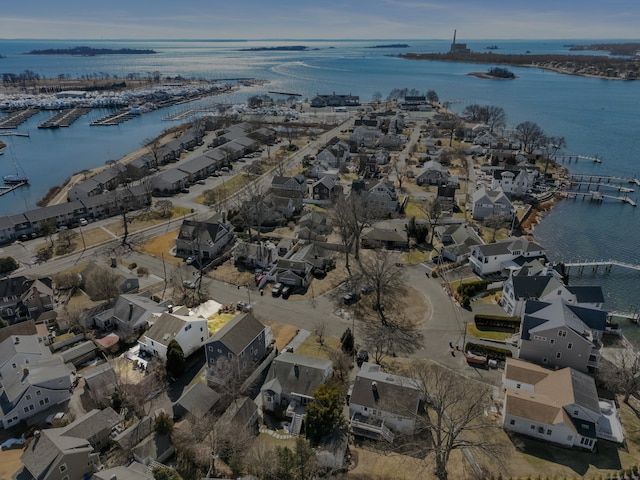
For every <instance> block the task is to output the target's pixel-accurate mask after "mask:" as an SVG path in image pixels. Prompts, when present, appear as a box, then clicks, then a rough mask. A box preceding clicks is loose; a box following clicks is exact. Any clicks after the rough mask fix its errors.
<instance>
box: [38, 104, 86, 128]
mask: <svg viewBox="0 0 640 480" xmlns="http://www.w3.org/2000/svg"><path fill="white" fill-rule="evenodd" d="M91 110H92V109H91V108H90V107H74V108H65V109H64V110H62V111H61V112H58V113H57V114H56V115H54V116H53V117H51V118H50V119H49V120H46V121H45V122H43V123H41V124H40V125H38V128H60V127H69V126H71V124H73V122H75V121H76V120H78V119H79V118H80V117H81V116H82V115H85V114H87V113H89V112H90V111H91Z"/></svg>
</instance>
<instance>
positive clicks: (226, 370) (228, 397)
mask: <svg viewBox="0 0 640 480" xmlns="http://www.w3.org/2000/svg"><path fill="white" fill-rule="evenodd" d="M254 367H255V365H254V364H253V362H251V361H246V360H242V359H238V357H234V358H232V359H227V358H220V359H219V360H218V362H217V363H216V364H213V365H209V366H208V367H207V368H208V369H209V374H210V375H211V376H212V377H214V378H215V382H213V383H214V387H213V389H214V390H215V391H217V392H218V393H220V395H221V397H222V399H221V402H222V404H223V405H229V404H230V403H231V402H232V401H233V400H235V399H237V398H240V397H242V396H243V395H244V394H245V393H246V392H247V390H250V389H251V388H252V387H253V382H251V383H248V382H247V379H248V378H249V377H250V375H251V373H253V371H254Z"/></svg>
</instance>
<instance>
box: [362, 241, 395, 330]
mask: <svg viewBox="0 0 640 480" xmlns="http://www.w3.org/2000/svg"><path fill="white" fill-rule="evenodd" d="M358 267H359V269H360V274H361V275H362V279H363V282H364V283H365V284H367V285H370V286H371V288H372V290H373V295H374V299H375V300H374V303H373V310H374V311H375V312H377V316H378V319H379V320H380V323H381V324H382V325H387V324H389V318H388V316H387V314H386V313H385V312H386V311H387V310H388V309H391V308H392V306H394V305H396V304H397V302H398V299H399V298H401V297H402V294H403V293H404V291H405V289H406V283H405V278H406V277H405V274H404V271H403V269H402V267H400V266H398V265H397V264H396V263H395V261H394V260H393V257H392V255H389V253H388V252H383V251H380V250H377V251H374V252H371V254H370V255H366V256H362V257H361V258H360V259H359V260H358Z"/></svg>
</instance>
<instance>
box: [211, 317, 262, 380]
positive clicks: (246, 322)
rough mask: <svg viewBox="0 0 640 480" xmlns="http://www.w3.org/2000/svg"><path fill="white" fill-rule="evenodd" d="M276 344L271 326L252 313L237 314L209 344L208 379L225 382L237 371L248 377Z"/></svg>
mask: <svg viewBox="0 0 640 480" xmlns="http://www.w3.org/2000/svg"><path fill="white" fill-rule="evenodd" d="M272 343H273V335H272V333H271V328H270V327H268V326H265V325H263V324H262V323H261V322H260V321H259V320H257V319H256V318H255V317H254V316H253V314H252V313H250V312H249V313H241V314H239V315H236V316H235V317H233V318H232V319H231V320H229V321H228V322H227V323H226V324H225V325H224V326H223V327H222V328H220V330H218V331H217V332H215V333H214V334H213V335H212V336H211V337H210V338H209V339H208V340H207V342H206V344H205V349H204V351H205V356H206V359H207V381H208V382H210V383H213V384H216V385H222V384H224V383H225V382H226V380H227V378H228V377H229V376H231V375H233V374H234V373H235V374H237V375H238V377H239V378H241V379H242V380H244V379H245V378H246V377H248V376H249V375H250V374H251V373H253V369H254V368H255V367H256V366H257V365H258V364H259V363H260V362H261V361H262V360H263V359H264V358H265V357H266V356H267V353H268V352H269V350H270V349H271V348H272ZM234 370H235V372H234Z"/></svg>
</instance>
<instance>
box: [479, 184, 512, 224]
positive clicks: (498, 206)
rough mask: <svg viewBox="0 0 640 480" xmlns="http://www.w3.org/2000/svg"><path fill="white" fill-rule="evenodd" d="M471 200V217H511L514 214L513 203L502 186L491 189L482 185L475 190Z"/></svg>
mask: <svg viewBox="0 0 640 480" xmlns="http://www.w3.org/2000/svg"><path fill="white" fill-rule="evenodd" d="M471 202H472V211H471V217H472V218H473V219H474V220H484V219H486V218H489V217H492V216H497V217H503V218H511V216H512V215H513V204H512V203H511V200H509V198H508V197H507V195H506V194H505V192H504V190H502V189H501V188H498V189H496V190H490V189H487V188H486V187H485V186H484V185H482V186H480V188H478V189H477V190H476V191H475V192H473V195H472V196H471Z"/></svg>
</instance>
